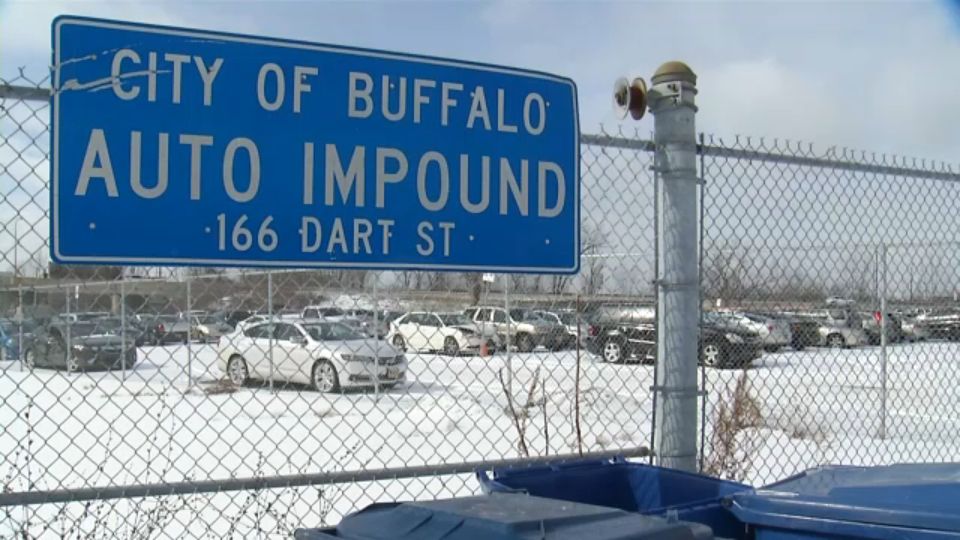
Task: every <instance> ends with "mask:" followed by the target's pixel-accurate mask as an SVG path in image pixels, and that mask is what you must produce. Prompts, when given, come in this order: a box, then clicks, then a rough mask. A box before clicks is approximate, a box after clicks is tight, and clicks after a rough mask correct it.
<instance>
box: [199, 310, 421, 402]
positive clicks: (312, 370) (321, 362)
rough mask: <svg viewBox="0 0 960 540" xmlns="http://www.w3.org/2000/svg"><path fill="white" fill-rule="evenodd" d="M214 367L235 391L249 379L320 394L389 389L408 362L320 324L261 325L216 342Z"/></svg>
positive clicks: (384, 347)
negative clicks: (310, 388) (301, 386)
mask: <svg viewBox="0 0 960 540" xmlns="http://www.w3.org/2000/svg"><path fill="white" fill-rule="evenodd" d="M217 357H218V358H217V359H218V364H219V367H220V370H221V372H223V373H224V374H225V375H226V376H227V377H228V378H229V379H230V381H231V382H233V383H234V384H236V385H237V386H242V385H244V384H246V383H247V382H248V381H249V380H251V379H259V380H271V379H272V380H276V381H281V382H294V383H302V384H309V385H311V386H313V387H314V388H316V389H317V390H318V391H320V392H337V391H340V390H342V389H344V388H348V387H360V388H371V387H376V386H380V387H386V388H389V387H392V386H395V385H397V384H399V383H402V382H403V381H405V380H406V373H407V359H406V357H405V356H404V354H403V352H402V351H399V350H397V349H396V348H394V347H393V346H391V345H390V344H389V343H387V342H385V341H382V340H378V339H374V338H368V337H366V336H364V335H363V334H361V333H360V332H358V331H356V330H355V329H353V328H350V327H349V326H347V325H345V324H343V323H339V322H330V321H324V320H302V321H298V322H264V323H260V324H254V325H250V326H247V327H246V328H243V329H241V330H238V331H237V332H235V333H233V334H231V335H229V336H227V337H226V338H224V339H222V340H220V345H219V350H218V354H217Z"/></svg>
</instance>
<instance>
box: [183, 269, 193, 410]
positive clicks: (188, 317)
mask: <svg viewBox="0 0 960 540" xmlns="http://www.w3.org/2000/svg"><path fill="white" fill-rule="evenodd" d="M186 281H187V310H186V314H185V315H186V316H185V318H186V320H187V343H186V345H187V392H190V391H192V390H193V349H192V348H191V347H190V336H191V334H193V317H192V316H191V315H190V305H191V304H192V303H193V299H192V298H191V296H192V295H191V292H192V291H191V290H190V274H187V277H186Z"/></svg>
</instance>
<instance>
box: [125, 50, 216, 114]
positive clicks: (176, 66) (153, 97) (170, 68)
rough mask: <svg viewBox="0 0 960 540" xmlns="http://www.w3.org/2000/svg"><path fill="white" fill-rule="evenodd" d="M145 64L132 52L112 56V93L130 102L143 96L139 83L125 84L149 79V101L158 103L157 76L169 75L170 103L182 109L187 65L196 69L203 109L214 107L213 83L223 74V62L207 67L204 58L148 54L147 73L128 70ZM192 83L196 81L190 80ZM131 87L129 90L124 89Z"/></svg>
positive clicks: (173, 54)
mask: <svg viewBox="0 0 960 540" xmlns="http://www.w3.org/2000/svg"><path fill="white" fill-rule="evenodd" d="M160 58H162V59H163V62H165V64H163V65H162V66H161V65H159V63H158V62H159V60H160ZM142 63H143V61H142V59H141V56H140V54H139V53H137V52H136V51H134V50H133V49H128V48H124V49H119V50H117V52H115V53H114V54H113V59H112V60H111V63H110V82H111V86H112V88H113V93H114V95H115V96H117V97H118V98H120V99H122V100H124V101H131V100H134V99H137V98H138V97H139V96H140V90H141V86H140V84H139V83H136V82H133V81H132V80H130V81H125V79H128V78H132V77H133V76H135V75H140V76H146V78H147V101H148V102H151V103H153V102H156V101H157V75H158V74H159V73H169V74H170V102H171V103H173V104H175V105H179V104H181V102H182V100H183V88H184V86H185V84H184V80H185V79H187V77H185V73H184V65H185V64H193V65H195V66H196V69H197V76H198V77H199V80H200V83H201V86H202V87H203V89H202V96H203V105H204V106H205V107H210V106H211V105H213V83H214V81H215V80H216V78H217V74H219V73H220V68H221V67H222V66H223V58H214V59H213V62H211V63H210V64H209V67H208V65H207V61H206V60H205V59H204V58H203V57H202V56H191V55H189V54H181V53H172V52H167V53H163V54H162V55H161V54H160V53H158V52H156V51H149V52H147V69H146V70H145V71H142V70H138V69H132V70H131V69H126V70H125V68H128V66H131V65H133V66H139V65H141V64H142ZM187 80H190V81H193V80H195V79H192V78H191V79H187ZM125 85H128V86H129V88H125V87H124V86H125Z"/></svg>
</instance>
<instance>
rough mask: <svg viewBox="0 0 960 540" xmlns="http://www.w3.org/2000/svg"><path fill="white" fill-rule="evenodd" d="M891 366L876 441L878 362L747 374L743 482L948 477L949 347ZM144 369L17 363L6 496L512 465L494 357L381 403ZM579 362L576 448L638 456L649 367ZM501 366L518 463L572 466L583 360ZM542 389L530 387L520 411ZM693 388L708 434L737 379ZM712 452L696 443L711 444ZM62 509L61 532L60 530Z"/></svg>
mask: <svg viewBox="0 0 960 540" xmlns="http://www.w3.org/2000/svg"><path fill="white" fill-rule="evenodd" d="M889 351H890V354H889V357H888V362H887V371H888V377H887V392H886V395H887V399H886V410H887V415H886V434H885V435H886V436H885V437H884V438H881V433H880V428H881V420H880V418H881V410H882V408H881V395H882V391H881V369H880V355H879V348H864V349H853V350H845V351H833V350H826V349H811V350H807V351H804V352H794V351H785V352H781V353H777V354H767V355H765V356H764V357H763V358H762V359H760V360H758V361H757V362H755V364H754V366H753V368H752V369H750V370H749V372H748V373H749V378H750V384H751V388H752V391H753V393H754V395H755V396H756V397H757V398H758V400H759V402H760V404H761V409H762V416H763V422H762V426H759V427H758V428H756V429H754V430H752V432H751V434H750V436H751V437H753V438H754V444H755V448H756V452H755V455H753V456H752V457H753V459H752V461H753V467H752V468H751V470H750V472H749V475H748V477H747V480H748V481H750V482H753V483H756V484H763V483H767V482H770V481H772V480H775V479H777V478H782V477H784V476H787V475H788V474H791V473H794V472H797V471H800V470H803V469H805V468H807V467H810V466H813V465H815V464H818V463H825V462H832V463H851V464H875V463H889V462H895V461H918V460H940V461H945V460H953V461H960V429H958V428H960V406H958V405H957V404H958V403H960V399H958V398H960V390H958V386H960V384H958V383H960V344H952V343H950V344H948V343H923V344H913V345H895V346H891V347H890V348H889ZM140 356H141V360H140V362H139V363H138V364H137V366H136V367H135V368H134V369H133V370H130V371H128V372H127V373H118V372H110V373H91V374H77V375H70V374H66V373H62V372H55V371H49V370H35V371H34V372H28V371H22V370H21V368H20V365H19V364H18V363H16V362H7V363H5V364H3V366H2V367H3V371H2V372H0V398H2V403H0V425H2V426H3V430H2V433H0V449H2V458H0V478H2V479H3V483H4V486H3V489H6V490H9V491H26V490H43V489H60V488H67V487H90V486H105V485H114V484H136V483H151V482H159V481H177V480H183V479H198V480H199V479H217V478H231V477H251V476H265V475H272V474H293V473H299V472H318V471H352V470H371V469H379V468H383V467H399V466H403V465H427V464H438V463H451V462H463V461H474V460H482V459H499V458H505V457H516V456H518V455H519V453H518V452H519V450H518V439H519V437H518V434H517V428H516V424H515V422H514V421H513V418H512V416H511V415H510V413H509V408H510V407H509V405H508V402H507V399H506V397H505V393H504V391H503V389H502V387H501V382H500V380H499V376H498V374H499V373H501V370H502V369H503V371H502V373H503V374H504V376H505V377H506V370H505V367H506V365H507V358H506V356H504V355H497V356H495V357H491V358H478V357H463V358H447V357H442V356H434V355H413V354H411V355H408V360H409V362H410V367H409V374H408V382H407V384H406V385H404V386H402V387H399V388H395V389H392V390H390V391H387V392H384V393H380V394H378V395H375V394H373V393H363V392H356V393H348V394H344V395H323V394H319V393H317V392H315V391H313V390H310V389H307V388H303V387H294V388H286V387H279V386H277V387H276V388H274V390H273V391H271V389H270V388H269V386H267V385H255V386H251V387H247V388H243V389H239V390H236V391H224V390H223V388H222V387H220V386H219V385H217V384H216V383H217V381H218V380H219V379H220V378H221V374H220V373H219V370H218V369H217V367H216V363H215V357H216V355H215V350H214V348H213V347H212V346H201V345H193V346H191V349H190V354H188V352H187V349H186V347H184V346H182V345H177V346H167V347H157V348H149V347H148V348H143V349H141V351H140ZM581 360H582V361H581V367H582V375H581V380H580V413H581V427H582V432H583V445H584V449H585V450H587V451H600V450H615V449H617V448H627V447H637V446H642V445H647V444H649V439H650V432H651V421H652V411H653V408H652V400H651V394H650V387H651V386H652V385H653V368H652V366H641V365H609V364H603V363H599V362H597V361H596V360H595V359H593V358H592V357H590V356H589V355H587V354H586V353H584V355H583V357H582V359H581ZM510 364H511V365H512V368H513V380H512V385H511V386H512V395H513V396H514V410H515V411H517V414H518V415H519V416H524V417H525V422H526V424H527V426H526V435H525V442H526V444H527V446H528V448H529V451H530V453H531V454H532V455H543V454H544V453H546V452H547V451H549V453H550V454H557V453H565V454H569V453H573V452H575V450H576V447H577V437H576V430H575V423H574V401H575V400H574V396H575V395H576V391H575V388H576V377H575V367H576V364H577V359H576V354H575V353H574V352H572V351H565V352H562V353H549V352H533V353H529V354H516V353H514V354H512V355H511V359H510ZM537 373H539V377H538V379H539V380H540V381H542V386H538V387H537V388H536V389H535V392H534V394H535V395H534V396H533V397H532V398H529V399H528V393H529V390H530V388H531V383H532V381H533V379H534V375H535V374H537ZM705 374H706V378H707V383H708V384H707V388H708V390H709V397H708V406H707V417H708V418H712V416H713V415H714V414H715V411H714V410H713V409H714V406H715V404H716V403H717V402H718V401H719V400H722V399H725V397H726V396H728V395H729V393H730V392H731V391H732V388H733V385H734V384H735V381H736V379H737V377H738V376H739V372H736V371H719V370H706V372H705ZM527 405H529V406H527ZM545 422H546V429H545V427H544V426H545ZM710 435H711V433H710V430H709V429H708V431H707V433H705V436H706V438H707V439H708V440H709V439H710ZM476 490H477V484H476V482H475V481H474V480H473V479H472V478H471V477H470V476H469V475H460V476H455V477H442V478H429V479H412V480H403V481H391V482H382V483H376V484H365V485H361V484H350V485H340V486H332V487H330V486H328V487H324V488H322V489H318V488H300V489H290V490H272V491H267V492H262V493H260V494H251V493H245V492H244V493H224V494H215V495H204V496H189V497H179V498H175V497H167V498H162V499H151V500H148V501H141V502H138V501H133V502H131V501H119V502H115V503H107V504H101V505H99V506H96V505H93V506H85V505H82V504H73V505H48V506H44V507H33V508H30V509H14V510H11V511H10V512H7V513H3V512H0V537H6V536H7V535H8V534H10V533H11V532H15V531H16V530H18V528H28V529H29V530H30V531H31V534H35V535H38V536H49V537H60V536H63V535H64V534H65V533H64V531H65V530H67V529H69V528H70V527H74V528H79V529H82V530H84V531H88V530H96V528H97V527H100V528H107V529H108V530H115V531H123V532H124V533H127V534H122V536H136V537H139V536H138V535H140V536H142V532H143V531H144V530H148V529H150V527H155V528H157V530H159V529H163V530H165V531H167V532H168V533H173V532H176V534H177V535H183V534H187V535H189V536H196V537H199V536H205V535H213V536H217V537H219V536H222V535H223V534H224V533H235V534H236V535H238V536H246V537H255V536H257V535H263V536H270V535H271V534H273V535H276V536H278V537H282V536H283V535H284V534H285V533H288V532H289V530H290V529H291V528H292V527H295V526H303V525H306V526H316V525H318V524H319V523H320V522H321V521H326V522H336V521H337V520H338V519H339V518H340V516H342V515H343V514H344V513H347V512H350V511H352V510H355V509H358V508H360V507H363V506H364V505H366V504H368V503H369V502H372V501H373V500H392V499H394V498H406V499H409V498H414V497H417V498H429V497H435V496H452V495H456V494H466V493H473V492H475V491H476ZM171 501H172V502H171ZM66 507H70V509H69V510H67V511H66V513H65V515H60V514H58V512H61V510H63V509H64V508H66ZM91 508H93V509H94V510H95V509H97V508H99V510H97V512H99V514H95V512H94V510H92V509H91ZM145 509H146V510H150V509H153V510H155V511H153V512H152V513H150V512H146V511H145ZM61 514H63V513H62V512H61ZM98 515H101V517H99V518H98V517H97V516H98ZM65 516H66V517H65ZM102 516H109V517H108V518H105V517H102ZM58 520H59V521H58ZM111 520H112V521H111ZM54 523H60V525H59V526H60V527H61V528H60V529H57V528H56V526H54V525H52V524H54ZM98 523H99V524H98ZM44 527H48V528H47V529H44ZM71 530H72V529H71ZM257 531H261V532H262V534H261V533H259V532H257ZM263 531H265V532H263Z"/></svg>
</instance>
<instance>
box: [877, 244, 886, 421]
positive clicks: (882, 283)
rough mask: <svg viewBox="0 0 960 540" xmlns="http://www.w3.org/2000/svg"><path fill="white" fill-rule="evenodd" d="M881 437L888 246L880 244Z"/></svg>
mask: <svg viewBox="0 0 960 540" xmlns="http://www.w3.org/2000/svg"><path fill="white" fill-rule="evenodd" d="M879 262H880V264H879V267H880V268H879V271H880V438H881V439H886V438H887V246H886V245H881V246H880V261H879Z"/></svg>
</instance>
